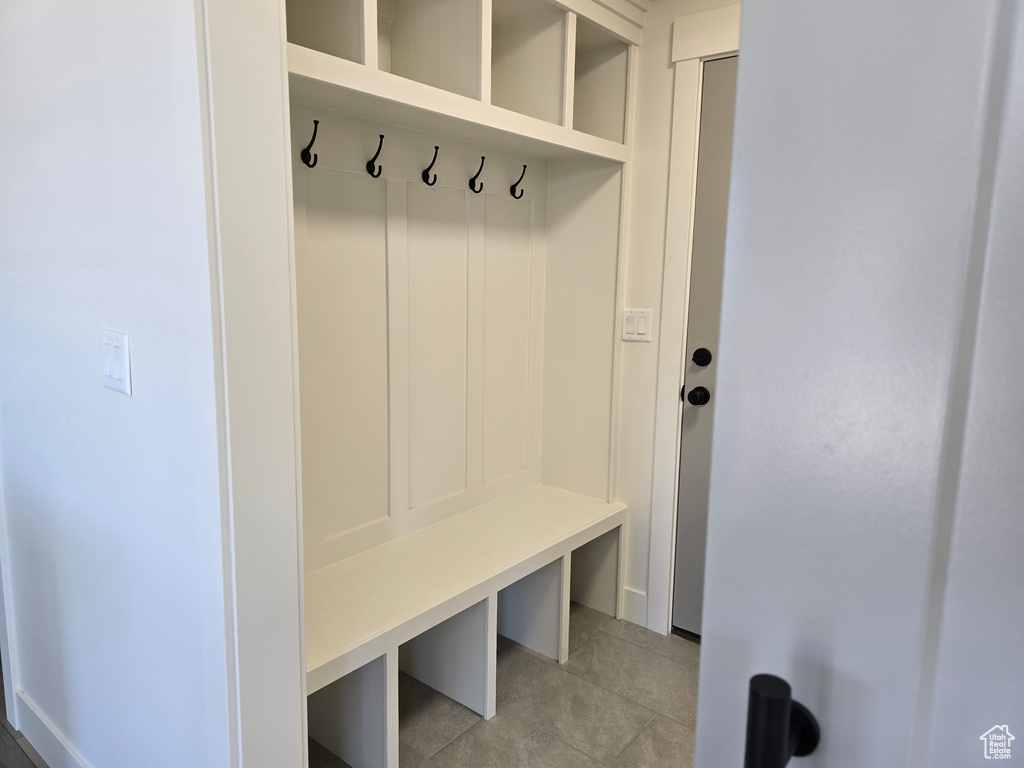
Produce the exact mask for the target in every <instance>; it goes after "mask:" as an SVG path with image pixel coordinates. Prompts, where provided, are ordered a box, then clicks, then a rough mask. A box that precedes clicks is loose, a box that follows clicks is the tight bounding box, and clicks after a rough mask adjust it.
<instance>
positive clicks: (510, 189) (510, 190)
mask: <svg viewBox="0 0 1024 768" xmlns="http://www.w3.org/2000/svg"><path fill="white" fill-rule="evenodd" d="M525 176H526V166H525V165H524V166H523V172H522V173H521V174H519V181H517V182H516V183H515V184H513V185H512V186H511V187H509V188H508V191H509V194H510V195H512V197H514V198H515V199H516V200H519V199H520V198H522V196H523V194H524V192H523V190H521V189H520V190H519V194H518V195H517V194H516V190H517V189H519V185H520V184H522V183H523V178H525Z"/></svg>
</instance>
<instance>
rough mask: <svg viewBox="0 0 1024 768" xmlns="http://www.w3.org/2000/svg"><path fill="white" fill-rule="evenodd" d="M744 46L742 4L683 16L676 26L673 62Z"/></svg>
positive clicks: (705, 57) (723, 52)
mask: <svg viewBox="0 0 1024 768" xmlns="http://www.w3.org/2000/svg"><path fill="white" fill-rule="evenodd" d="M739 49H740V6H739V4H736V5H728V6H726V7H725V8H715V9H714V10H711V11H704V12H703V13H694V14H692V15H690V16H681V17H680V18H678V19H676V20H675V22H674V23H673V25H672V61H673V63H676V62H680V61H689V60H690V59H707V58H712V57H715V56H722V55H725V54H729V53H735V52H736V51H738V50H739Z"/></svg>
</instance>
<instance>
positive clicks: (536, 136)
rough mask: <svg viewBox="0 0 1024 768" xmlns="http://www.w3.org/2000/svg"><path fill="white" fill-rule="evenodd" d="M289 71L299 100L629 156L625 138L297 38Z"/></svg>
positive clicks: (448, 130) (570, 150) (541, 153)
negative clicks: (390, 70)
mask: <svg viewBox="0 0 1024 768" xmlns="http://www.w3.org/2000/svg"><path fill="white" fill-rule="evenodd" d="M288 70H289V72H290V74H291V77H290V79H289V86H290V93H291V97H292V99H293V100H294V101H300V102H305V103H310V104H319V105H321V106H323V107H325V108H327V109H336V110H341V111H344V112H349V113H352V114H356V115H360V116H363V117H367V118H371V119H374V120H379V121H382V122H385V123H390V124H394V125H414V126H416V128H418V129H419V130H422V131H429V132H432V133H438V134H444V135H447V136H451V137H453V138H456V139H462V140H465V141H473V142H484V143H486V144H487V145H489V146H494V147H500V148H503V149H507V150H511V151H515V152H521V153H527V154H531V155H533V156H535V157H566V156H573V155H578V154H580V153H583V154H588V155H594V156H596V157H604V158H608V159H610V160H615V161H617V162H620V163H622V162H625V161H626V160H627V159H628V157H629V152H628V150H627V148H626V147H624V146H622V145H621V144H620V143H616V142H614V141H609V140H607V139H603V138H600V137H597V136H591V135H588V134H585V133H581V132H579V131H573V130H572V129H570V128H567V127H565V126H561V125H555V124H554V123H549V122H547V121H545V120H539V119H537V118H535V117H531V116H529V115H523V114H520V113H518V112H513V111H511V110H507V109H501V108H500V107H496V106H494V105H492V104H485V103H483V102H481V101H478V100H477V99H475V98H468V97H466V96H461V95H459V94H457V93H451V92H449V91H445V90H441V89H439V88H434V87H432V86H429V85H424V84H423V83H418V82H416V81H414V80H408V79H406V78H401V77H393V76H391V75H389V74H387V73H386V72H379V71H377V70H375V69H371V68H370V67H365V66H362V65H360V64H356V63H354V62H351V61H346V60H345V59H340V58H337V57H335V56H329V55H327V54H325V53H321V52H320V51H315V50H313V49H311V48H303V47H301V46H298V45H295V44H291V43H290V44H289V45H288ZM300 146H304V145H300ZM428 159H429V158H428ZM474 170H475V169H474ZM512 181H515V179H514V178H513V179H512ZM510 183H511V182H510Z"/></svg>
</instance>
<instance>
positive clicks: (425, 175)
mask: <svg viewBox="0 0 1024 768" xmlns="http://www.w3.org/2000/svg"><path fill="white" fill-rule="evenodd" d="M438 149H439V147H434V159H433V160H431V161H430V165H428V166H427V167H426V168H425V169H424V170H423V173H421V174H420V176H421V177H422V178H423V183H424V184H426V185H427V186H428V187H432V186H434V185H435V184H437V174H436V173H435V174H434V180H433V181H431V180H430V169H431V168H433V167H434V163H436V162H437V150H438Z"/></svg>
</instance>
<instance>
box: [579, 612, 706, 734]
mask: <svg viewBox="0 0 1024 768" xmlns="http://www.w3.org/2000/svg"><path fill="white" fill-rule="evenodd" d="M598 634H602V635H605V636H607V637H611V638H613V639H615V640H622V642H624V643H627V644H629V645H632V646H633V647H634V648H640V649H641V650H644V651H650V652H651V653H653V654H654V655H655V656H661V658H663V659H665V660H666V661H671V662H672V663H673V664H677V665H678V666H680V667H682V668H683V669H686V665H685V664H683V663H681V662H678V661H676V660H675V659H670V658H669V657H668V656H662V655H661V654H660V653H657V652H656V651H651V649H650V648H644V646H642V645H637V644H636V643H630V642H629V641H628V640H625V639H623V638H621V637H616V636H615V635H611V634H608V633H607V632H605V631H604V630H600V629H599V630H597V632H595V633H594V634H593V635H592V636H591V637H590V638H589V639H588V640H586V641H585V642H583V643H580V645H579V647H580V648H582V647H583V646H584V645H586V644H587V643H589V642H590V640H592V639H593V638H594V637H596V636H597V635H598ZM570 660H571V658H570ZM566 666H567V665H565V666H563V665H559V668H560V669H561V670H562V671H563V672H567V673H568V674H570V675H572V676H573V677H575V678H576V679H577V680H582V681H583V682H585V683H590V684H591V685H594V686H596V687H598V688H600V689H601V690H602V691H607V692H608V693H610V694H612V695H614V696H618V697H619V698H620V699H625V700H626V701H628V702H631V703H633V704H636V705H637V706H640V707H643V708H644V709H646V710H649V711H651V712H653V713H654V715H655V717H656V716H658V715H662V716H663V717H667V718H668V719H669V720H671V721H672V722H674V723H679V725H682V726H684V727H687V728H696V727H697V724H696V722H693V723H688V722H685V721H683V720H679V719H677V718H675V717H672V715H669V714H666V713H665V712H662V711H661V710H660V709H655V708H654V707H652V706H650V705H649V704H645V703H644V702H642V701H637V700H636V699H633V698H630V697H629V696H627V695H625V694H624V693H619V692H618V691H613V690H612V689H611V688H607V687H605V686H604V685H602V684H601V683H599V682H597V681H595V680H591V679H589V678H586V677H583V676H582V675H578V674H576V673H575V672H573V671H572V670H571V669H566ZM653 719H654V718H653V717H652V718H651V720H653ZM647 725H650V720H648V721H647ZM647 725H645V726H644V728H646V727H647ZM644 728H641V729H640V732H641V733H642V732H643V730H644ZM637 735H638V736H639V735H640V734H639V733H638V734H637ZM634 738H635V737H634ZM627 746H628V745H627ZM620 754H621V753H620Z"/></svg>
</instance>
